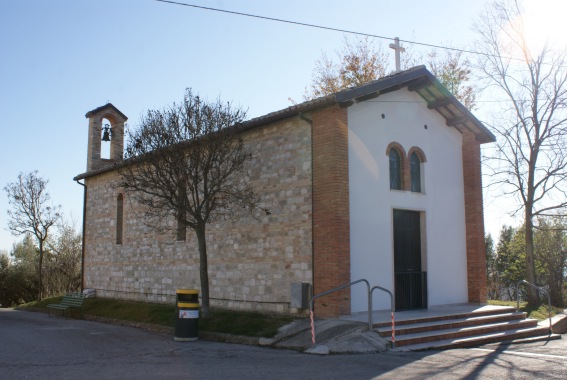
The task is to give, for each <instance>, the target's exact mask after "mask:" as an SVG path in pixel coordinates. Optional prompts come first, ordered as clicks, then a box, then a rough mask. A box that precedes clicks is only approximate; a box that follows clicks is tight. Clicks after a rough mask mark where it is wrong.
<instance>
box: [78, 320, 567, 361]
mask: <svg viewBox="0 0 567 380" xmlns="http://www.w3.org/2000/svg"><path fill="white" fill-rule="evenodd" d="M443 312H446V310H443V309H432V310H428V311H422V312H421V313H422V314H423V313H426V314H437V313H443ZM400 314H401V313H400ZM414 314H415V313H406V314H401V316H402V317H401V318H402V319H403V318H408V319H413V318H415V317H416V315H414ZM83 317H84V319H89V320H95V321H98V322H106V323H112V324H117V325H128V326H133V327H138V328H142V329H146V330H154V331H161V332H165V333H170V332H171V333H172V328H170V327H160V326H155V325H150V324H140V323H134V324H133V323H129V322H125V321H120V320H112V319H108V318H98V317H91V316H88V315H85V316H83ZM389 317H390V316H389V312H388V313H384V315H374V317H373V318H374V320H373V322H378V321H380V320H382V319H386V318H389ZM397 318H398V317H397ZM362 320H364V322H363V321H362ZM540 324H542V325H545V324H547V326H549V322H548V321H543V322H540ZM552 324H553V326H554V332H558V333H565V332H566V331H555V326H557V327H558V328H561V330H566V329H567V315H565V314H563V315H558V316H556V317H554V318H553V321H552ZM314 331H315V336H313V330H312V327H311V320H310V319H309V318H308V317H306V318H303V319H300V320H296V321H294V322H292V323H290V324H288V325H286V326H283V327H281V328H280V329H279V331H278V334H277V335H276V336H274V337H273V338H257V337H249V336H239V335H232V334H223V333H214V332H206V331H199V339H202V340H208V341H216V342H226V343H238V344H247V345H257V346H265V347H273V348H283V349H292V350H296V351H301V352H305V353H308V354H315V355H328V354H365V353H379V352H385V351H388V350H390V343H389V342H388V341H387V340H386V339H384V338H382V337H380V335H379V334H378V333H377V332H375V331H369V330H368V318H367V313H363V314H361V315H360V316H358V315H353V316H351V318H350V319H316V320H315V321H314Z"/></svg>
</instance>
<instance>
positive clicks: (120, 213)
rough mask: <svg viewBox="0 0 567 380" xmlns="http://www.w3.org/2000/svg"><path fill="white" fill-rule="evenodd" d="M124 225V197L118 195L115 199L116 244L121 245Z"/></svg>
mask: <svg viewBox="0 0 567 380" xmlns="http://www.w3.org/2000/svg"><path fill="white" fill-rule="evenodd" d="M123 225H124V196H123V195H122V194H118V197H116V244H122V234H123Z"/></svg>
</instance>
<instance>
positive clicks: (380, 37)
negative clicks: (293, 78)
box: [155, 0, 521, 60]
mask: <svg viewBox="0 0 567 380" xmlns="http://www.w3.org/2000/svg"><path fill="white" fill-rule="evenodd" d="M155 1H159V2H161V3H169V4H175V5H182V6H185V7H191V8H198V9H205V10H208V11H214V12H222V13H229V14H233V15H238V16H246V17H252V18H259V19H262V20H269V21H277V22H283V23H286V24H293V25H300V26H306V27H309V28H316V29H323V30H330V31H333V32H342V33H348V34H355V35H358V36H365V37H373V38H379V39H383V40H388V41H391V40H393V39H394V37H386V36H379V35H376V34H370V33H363V32H355V31H353V30H347V29H340V28H333V27H330V26H322V25H315V24H308V23H304V22H298V21H290V20H284V19H281V18H275V17H267V16H259V15H253V14H250V13H242V12H236V11H227V10H225V9H218V8H211V7H204V6H201V5H195V4H186V3H180V2H177V1H170V0H155ZM400 42H406V43H409V44H414V45H420V46H427V47H433V48H438V49H446V50H453V51H458V52H462V53H469V54H476V55H483V56H491V55H490V54H488V53H483V52H479V51H474V50H466V49H459V48H453V47H448V46H441V45H434V44H427V43H424V42H416V41H410V40H402V39H400ZM502 58H507V59H512V60H521V59H519V58H509V57H502Z"/></svg>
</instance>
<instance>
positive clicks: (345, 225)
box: [75, 66, 495, 317]
mask: <svg viewBox="0 0 567 380" xmlns="http://www.w3.org/2000/svg"><path fill="white" fill-rule="evenodd" d="M86 117H87V118H88V120H89V123H88V156H87V171H86V172H85V173H83V174H80V175H78V176H76V177H75V180H76V181H78V182H79V181H80V182H79V183H82V184H84V186H85V216H84V236H83V237H84V257H83V286H84V287H85V288H94V289H96V292H97V296H98V297H107V298H119V299H128V300H135V301H147V302H161V303H174V300H175V291H176V289H181V288H189V289H199V254H198V249H197V243H196V237H195V236H194V234H193V233H192V230H188V232H187V236H186V239H185V240H180V241H171V237H170V236H169V235H168V236H162V235H159V234H156V233H155V232H153V231H152V230H151V229H149V228H148V227H147V226H146V225H145V224H144V223H143V220H141V218H142V216H141V215H140V213H139V212H137V211H138V210H139V206H138V205H136V203H135V201H134V199H133V198H132V197H129V194H128V193H127V192H124V190H123V189H121V188H119V187H118V186H117V184H118V180H119V178H120V177H119V171H120V168H121V165H122V164H123V151H124V123H125V122H126V120H127V117H126V116H125V115H124V114H123V113H122V112H120V111H119V110H118V109H117V108H116V107H115V106H114V105H112V104H110V103H109V104H106V105H104V106H102V107H99V108H96V109H94V110H92V111H89V112H88V113H87V114H86ZM241 134H242V138H243V139H244V141H245V143H246V146H247V148H248V149H249V150H250V151H251V152H252V153H253V159H252V161H251V162H250V165H249V169H248V174H249V176H248V177H249V183H250V184H251V185H252V186H253V188H254V189H255V191H256V193H257V194H258V195H259V196H260V197H261V202H262V204H261V206H262V207H263V208H266V209H268V210H269V211H270V215H262V216H261V217H259V218H252V217H250V218H247V219H241V220H238V221H230V220H224V221H219V222H215V223H214V224H210V225H209V226H208V227H207V250H208V256H209V280H210V300H211V306H212V307H219V308H229V309H239V310H256V311H260V312H270V313H272V312H275V313H292V314H293V313H296V314H297V313H304V312H305V309H304V308H305V302H304V301H305V300H303V302H299V304H298V301H297V299H296V297H295V295H294V296H292V288H294V289H297V288H298V286H299V287H300V288H303V289H307V288H309V292H310V293H311V294H319V293H322V292H325V291H327V290H329V289H332V288H334V287H337V286H341V285H344V284H348V283H349V282H352V281H356V280H359V279H366V280H368V281H369V283H370V285H371V286H374V285H379V286H381V287H383V288H386V289H389V290H390V291H391V292H392V293H393V294H394V295H395V307H396V310H397V311H401V310H408V309H426V308H431V307H435V306H440V305H449V304H463V303H475V304H481V303H485V302H486V257H485V255H486V252H485V245H484V222H483V202H482V181H481V152H480V148H481V144H484V143H489V142H493V141H495V138H494V136H493V134H492V133H491V132H490V131H489V130H488V129H487V128H486V127H485V126H484V125H483V124H482V123H481V122H480V121H479V120H478V119H477V118H476V117H475V116H474V115H473V114H472V113H471V112H470V111H469V110H468V109H466V108H465V107H464V106H463V105H462V104H461V103H460V102H459V101H458V100H457V99H456V98H455V97H454V96H453V95H451V94H450V93H449V91H448V90H447V89H446V88H444V87H443V85H441V84H440V83H439V81H438V80H437V79H436V78H435V77H434V76H433V75H432V74H431V73H430V72H429V71H428V70H427V69H426V68H425V67H424V66H418V67H414V68H412V69H409V70H405V71H401V72H397V73H394V74H392V75H390V76H387V77H384V78H382V79H379V80H376V81H373V82H370V83H368V84H366V85H363V86H360V87H356V88H352V89H348V90H344V91H341V92H339V93H336V94H332V95H328V96H325V97H321V98H318V99H315V100H311V101H307V102H304V103H301V104H298V105H294V106H291V107H288V108H286V109H283V110H280V111H276V112H272V113H269V114H267V115H264V116H261V117H257V118H254V119H251V120H249V121H247V122H245V123H244V125H243V127H242V132H241ZM101 138H104V140H110V141H109V142H105V141H101ZM103 144H109V145H110V152H109V154H108V156H107V157H103V156H104V154H101V151H102V149H101V148H102V147H103ZM171 223H174V221H173V220H172V221H171ZM305 284H309V285H305ZM304 298H305V297H304ZM373 304H374V309H375V310H381V309H389V308H390V298H389V297H388V296H387V295H385V293H383V294H378V293H374V300H373ZM366 309H367V292H366V289H365V288H363V287H362V286H359V285H355V286H353V287H351V288H347V289H345V290H342V291H340V292H336V293H333V294H330V295H328V296H325V297H321V298H318V299H317V301H316V302H315V312H316V315H317V316H321V317H323V316H339V315H348V314H351V313H353V312H360V311H366Z"/></svg>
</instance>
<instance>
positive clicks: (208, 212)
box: [120, 89, 259, 315]
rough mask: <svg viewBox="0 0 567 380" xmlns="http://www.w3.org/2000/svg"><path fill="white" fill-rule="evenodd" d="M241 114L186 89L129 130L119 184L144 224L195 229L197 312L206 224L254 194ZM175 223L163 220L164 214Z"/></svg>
mask: <svg viewBox="0 0 567 380" xmlns="http://www.w3.org/2000/svg"><path fill="white" fill-rule="evenodd" d="M244 117H245V112H244V111H242V110H241V109H238V108H234V107H233V106H232V105H231V104H230V103H223V102H221V101H220V100H217V101H216V102H211V103H209V102H207V101H204V100H203V99H201V98H200V97H199V96H195V95H193V93H192V92H191V90H189V89H188V90H187V91H186V94H185V97H184V99H183V102H182V103H181V104H173V105H172V106H171V107H169V108H166V109H164V110H154V111H149V112H147V114H146V115H145V116H144V117H143V118H142V121H141V125H140V127H139V128H138V129H137V130H135V131H134V132H131V133H129V141H128V143H127V147H126V158H127V160H126V163H127V165H126V166H125V167H124V168H123V169H122V171H121V181H120V186H122V187H123V188H124V190H125V191H126V192H128V193H130V194H131V196H132V198H133V199H134V200H136V201H137V202H138V203H139V204H140V205H142V207H143V213H144V216H145V218H144V219H145V220H146V222H147V224H148V226H150V227H152V228H153V229H154V230H155V231H157V232H167V231H168V232H170V233H172V236H173V237H176V239H177V240H185V228H186V227H190V228H191V229H193V231H194V232H195V234H196V237H197V242H198V247H199V260H200V265H199V270H200V281H201V295H202V305H201V306H202V312H203V315H207V314H208V312H209V307H210V304H209V279H208V278H209V277H208V267H207V243H206V239H205V237H206V225H207V224H208V223H210V222H212V221H215V220H218V219H219V218H229V219H234V218H237V217H238V216H240V215H241V214H242V212H244V211H246V210H248V211H250V212H252V210H254V209H255V208H256V207H257V205H258V203H259V199H258V197H257V196H256V195H255V193H254V191H253V189H252V188H251V187H250V186H249V185H248V183H247V173H246V170H247V163H248V162H249V161H250V160H251V158H252V154H251V153H250V152H249V151H248V150H247V149H246V147H245V145H244V141H243V140H242V137H241V135H240V134H239V129H238V126H239V125H240V124H241V123H242V121H243V120H244ZM172 219H173V220H175V221H177V223H176V224H175V223H174V224H171V223H168V221H171V220H172Z"/></svg>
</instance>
